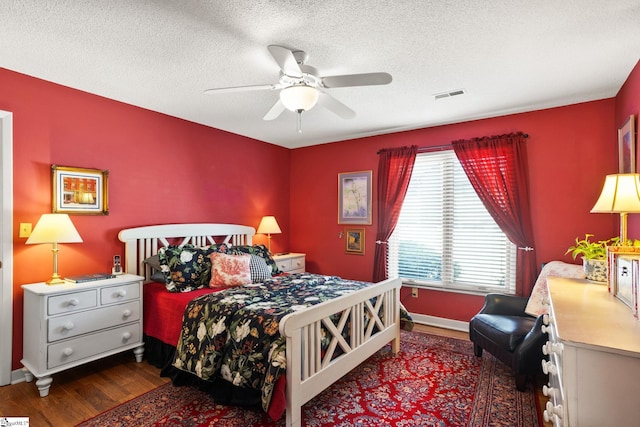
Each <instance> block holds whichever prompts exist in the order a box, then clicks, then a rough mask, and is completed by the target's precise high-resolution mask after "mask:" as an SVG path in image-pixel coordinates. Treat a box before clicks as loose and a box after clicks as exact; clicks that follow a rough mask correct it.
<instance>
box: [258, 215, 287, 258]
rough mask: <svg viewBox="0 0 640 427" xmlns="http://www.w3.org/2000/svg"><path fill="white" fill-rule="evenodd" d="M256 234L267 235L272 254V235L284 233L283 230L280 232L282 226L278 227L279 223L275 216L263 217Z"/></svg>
mask: <svg viewBox="0 0 640 427" xmlns="http://www.w3.org/2000/svg"><path fill="white" fill-rule="evenodd" d="M256 233H258V234H266V235H267V244H268V248H269V252H271V235H272V234H280V233H282V230H280V226H279V225H278V221H276V217H275V216H263V217H262V219H261V220H260V225H258V231H256Z"/></svg>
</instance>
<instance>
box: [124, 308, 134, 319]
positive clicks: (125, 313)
mask: <svg viewBox="0 0 640 427" xmlns="http://www.w3.org/2000/svg"><path fill="white" fill-rule="evenodd" d="M131 314H132V313H131V310H129V309H126V310H125V311H123V312H122V317H124V318H127V317H129V316H131Z"/></svg>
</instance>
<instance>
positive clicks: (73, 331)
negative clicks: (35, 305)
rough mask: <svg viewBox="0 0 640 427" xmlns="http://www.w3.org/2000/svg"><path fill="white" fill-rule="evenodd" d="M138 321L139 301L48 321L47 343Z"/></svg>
mask: <svg viewBox="0 0 640 427" xmlns="http://www.w3.org/2000/svg"><path fill="white" fill-rule="evenodd" d="M138 319H140V301H131V302H128V303H126V304H118V305H112V306H109V307H103V308H99V309H97V310H89V311H83V312H81V313H73V314H69V315H66V316H58V317H54V318H51V319H49V324H48V328H47V329H48V331H47V339H48V342H53V341H59V340H61V339H65V338H71V337H75V336H76V335H81V334H86V333H88V332H94V331H98V330H100V329H106V328H110V327H112V326H118V325H122V324H124V323H130V322H134V321H136V320H138Z"/></svg>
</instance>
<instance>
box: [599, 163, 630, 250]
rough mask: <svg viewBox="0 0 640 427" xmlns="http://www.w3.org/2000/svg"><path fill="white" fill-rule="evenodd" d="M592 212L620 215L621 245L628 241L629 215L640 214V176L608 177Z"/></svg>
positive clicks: (618, 175) (620, 175)
mask: <svg viewBox="0 0 640 427" xmlns="http://www.w3.org/2000/svg"><path fill="white" fill-rule="evenodd" d="M591 212H594V213H619V214H620V244H621V245H625V244H626V241H627V214H629V213H638V212H640V174H637V173H621V174H613V175H607V177H606V179H605V181H604V185H603V186H602V192H601V193H600V197H599V198H598V201H597V202H596V204H595V206H594V207H593V209H591Z"/></svg>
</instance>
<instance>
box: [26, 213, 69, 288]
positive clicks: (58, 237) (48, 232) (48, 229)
mask: <svg viewBox="0 0 640 427" xmlns="http://www.w3.org/2000/svg"><path fill="white" fill-rule="evenodd" d="M80 242H82V238H81V237H80V234H78V230H76V228H75V227H74V226H73V223H72V222H71V218H69V215H67V214H43V215H42V216H41V217H40V219H39V220H38V223H37V224H36V226H35V227H34V229H33V231H32V232H31V236H29V238H28V239H27V242H26V244H27V245H32V244H38V243H51V244H52V247H51V252H53V274H52V275H51V279H49V280H47V282H46V283H47V285H58V284H61V283H65V281H64V279H63V278H62V277H60V275H58V251H59V249H58V243H80Z"/></svg>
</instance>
